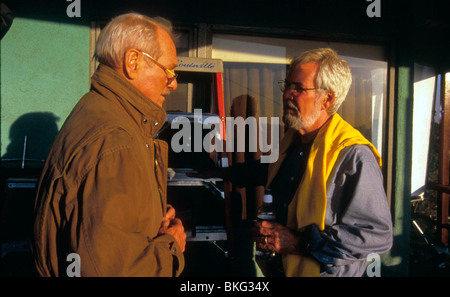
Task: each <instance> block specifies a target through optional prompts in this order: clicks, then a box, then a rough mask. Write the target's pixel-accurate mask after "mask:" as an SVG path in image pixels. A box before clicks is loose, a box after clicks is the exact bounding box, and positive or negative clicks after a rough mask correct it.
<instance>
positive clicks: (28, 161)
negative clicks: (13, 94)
mask: <svg viewBox="0 0 450 297" xmlns="http://www.w3.org/2000/svg"><path fill="white" fill-rule="evenodd" d="M58 120H59V118H58V117H56V116H55V115H54V114H52V113H50V112H32V113H27V114H24V115H22V116H21V117H19V118H18V119H17V120H16V121H15V122H14V123H13V124H12V125H11V129H10V131H9V139H10V143H9V145H8V147H7V149H6V153H5V154H4V155H3V156H2V166H3V167H12V168H17V167H21V168H24V167H35V166H42V163H43V161H44V160H45V158H46V157H47V154H48V151H49V150H50V147H51V145H52V144H53V141H54V139H55V137H56V134H57V133H58V126H57V124H56V123H57V122H58Z"/></svg>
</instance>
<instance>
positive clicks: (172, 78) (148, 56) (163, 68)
mask: <svg viewBox="0 0 450 297" xmlns="http://www.w3.org/2000/svg"><path fill="white" fill-rule="evenodd" d="M142 54H143V55H144V56H146V57H147V58H149V59H150V60H152V61H153V62H155V64H156V65H158V66H159V67H160V68H161V69H162V70H164V72H167V73H169V74H170V75H172V77H168V76H167V74H166V76H167V84H168V85H170V83H171V82H173V81H174V80H176V79H177V77H178V74H176V73H175V71H173V70H170V69H169V68H166V67H164V66H163V65H162V64H161V63H159V62H158V61H156V60H155V58H153V57H152V56H150V55H149V54H147V53H146V52H142Z"/></svg>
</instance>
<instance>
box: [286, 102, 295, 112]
mask: <svg viewBox="0 0 450 297" xmlns="http://www.w3.org/2000/svg"><path fill="white" fill-rule="evenodd" d="M284 108H285V109H286V108H290V109H293V110H295V111H297V112H299V110H298V107H297V106H295V104H294V103H292V101H285V103H284Z"/></svg>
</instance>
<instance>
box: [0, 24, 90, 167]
mask: <svg viewBox="0 0 450 297" xmlns="http://www.w3.org/2000/svg"><path fill="white" fill-rule="evenodd" d="M89 60H90V59H89V27H88V26H81V25H74V24H66V23H58V22H48V21H42V20H36V19H27V18H18V17H17V18H15V19H14V22H13V24H12V26H11V28H10V30H9V31H8V33H7V34H6V35H5V36H4V37H3V39H2V40H1V156H2V159H6V158H21V157H22V152H23V147H24V137H25V136H27V150H26V156H27V158H30V159H45V157H46V154H47V151H48V149H49V146H50V145H51V143H52V141H53V139H54V137H55V135H56V133H57V132H58V130H59V128H60V127H61V125H62V124H63V123H64V120H65V119H66V118H67V116H68V114H69V113H70V111H71V110H72V108H73V106H74V105H75V104H76V103H77V101H78V100H79V99H80V98H81V96H82V95H83V94H84V93H86V92H87V91H88V89H89Z"/></svg>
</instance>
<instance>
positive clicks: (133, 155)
mask: <svg viewBox="0 0 450 297" xmlns="http://www.w3.org/2000/svg"><path fill="white" fill-rule="evenodd" d="M95 58H96V59H97V60H98V62H99V67H98V68H97V70H96V72H95V73H94V75H93V76H92V79H91V89H90V91H89V92H88V93H87V94H86V95H85V96H83V97H82V98H81V100H80V101H79V102H78V104H77V105H76V106H75V107H74V109H73V111H72V112H71V114H70V115H69V117H68V118H67V120H66V121H65V123H64V125H63V127H62V128H61V130H60V131H59V134H58V136H57V137H56V139H55V141H54V144H53V146H52V148H51V150H50V152H49V154H48V157H47V160H46V163H45V165H44V168H43V172H42V175H41V178H40V181H39V184H38V189H37V197H36V203H35V225H34V238H33V240H32V250H33V253H34V257H35V263H36V267H37V270H38V272H39V274H40V275H41V276H66V275H67V271H68V265H69V264H71V263H72V262H70V261H67V258H68V256H69V255H72V254H74V253H75V254H77V255H78V256H79V258H78V259H79V264H80V267H79V271H78V273H79V274H80V275H81V276H178V275H180V273H181V272H182V271H183V268H184V255H183V252H184V249H185V244H186V234H185V232H184V227H183V223H182V222H181V221H180V220H179V219H178V218H176V216H175V210H174V208H172V207H171V206H170V205H167V202H166V185H167V152H168V146H167V143H165V142H163V141H161V140H156V139H153V137H154V136H155V134H156V133H157V132H158V130H159V129H160V128H161V127H162V125H163V124H164V122H165V119H166V112H165V111H164V109H163V108H162V104H163V102H164V100H165V97H166V96H167V95H168V94H169V93H170V91H172V90H175V89H176V88H177V80H176V74H175V72H174V69H175V67H176V66H177V56H176V48H175V44H174V35H173V32H172V26H171V24H170V22H169V21H167V20H165V19H162V18H149V17H147V16H144V15H141V14H137V13H128V14H124V15H120V16H117V17H115V18H114V19H113V20H111V22H109V23H108V24H107V26H106V27H105V28H104V29H103V30H102V32H101V34H100V36H99V38H98V41H97V44H96V50H95ZM70 269H73V267H72V268H70Z"/></svg>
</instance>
